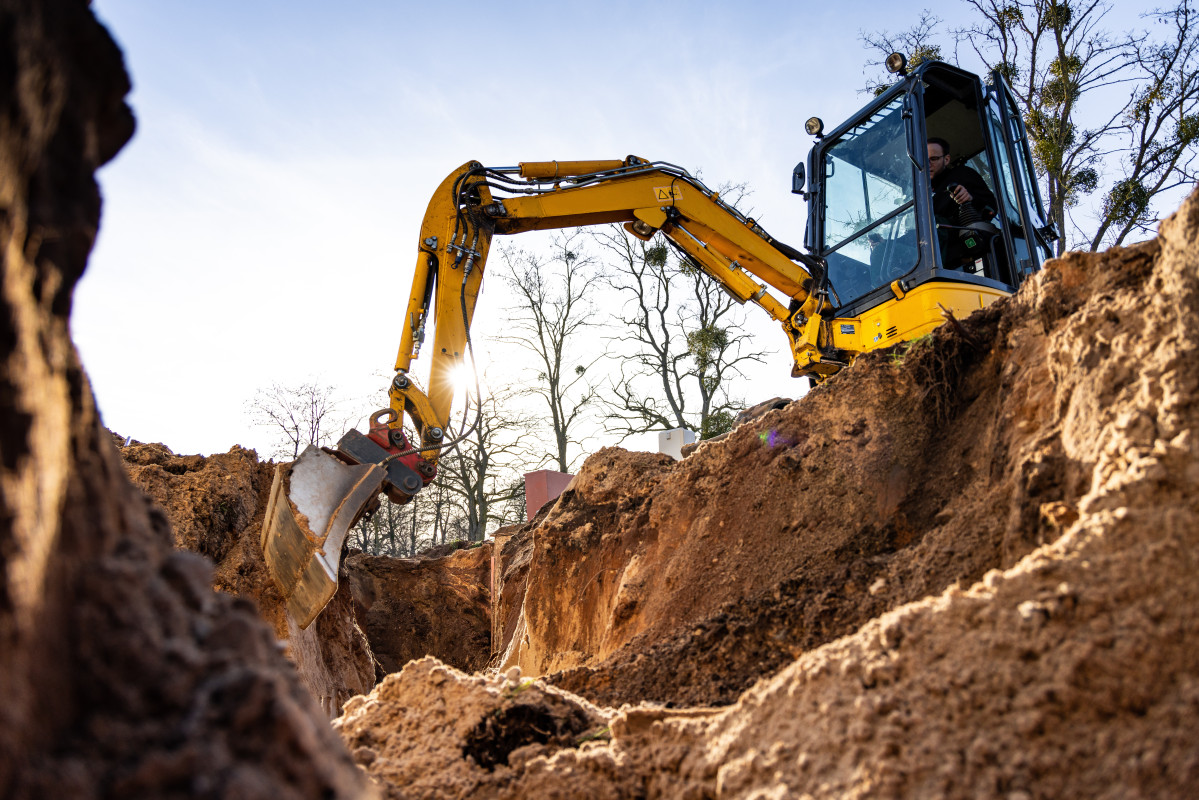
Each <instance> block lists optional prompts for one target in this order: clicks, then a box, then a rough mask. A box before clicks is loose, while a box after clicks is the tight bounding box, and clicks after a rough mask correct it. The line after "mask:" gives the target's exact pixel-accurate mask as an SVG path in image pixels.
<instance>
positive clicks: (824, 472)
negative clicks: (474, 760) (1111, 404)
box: [502, 248, 1149, 705]
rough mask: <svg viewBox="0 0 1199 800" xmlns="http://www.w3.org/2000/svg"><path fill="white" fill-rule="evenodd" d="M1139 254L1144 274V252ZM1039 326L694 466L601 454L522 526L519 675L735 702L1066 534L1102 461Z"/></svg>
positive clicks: (939, 345)
mask: <svg viewBox="0 0 1199 800" xmlns="http://www.w3.org/2000/svg"><path fill="white" fill-rule="evenodd" d="M1125 261H1126V262H1127V263H1125V264H1124V266H1123V267H1122V269H1125V270H1135V269H1138V268H1139V269H1141V270H1142V272H1143V271H1144V269H1145V265H1147V264H1148V263H1149V250H1148V249H1146V248H1142V249H1140V250H1136V251H1129V252H1127V253H1126V254H1125ZM1059 275H1060V273H1059ZM1040 325H1041V321H1040V320H1039V319H1024V320H1021V319H1020V318H1019V312H1018V311H1017V310H1016V309H1013V307H1012V305H1011V304H1001V305H999V306H995V307H992V308H989V309H987V310H985V311H983V312H980V313H978V314H975V315H974V316H973V317H971V318H970V320H968V321H962V322H957V323H956V324H955V325H952V326H946V327H943V328H942V329H940V330H938V331H937V332H936V334H934V336H933V337H932V338H931V339H930V340H927V341H925V342H922V343H920V344H918V345H915V346H913V347H912V348H911V349H910V350H909V349H908V346H906V345H905V346H901V348H899V349H896V350H894V351H891V352H884V353H876V354H873V355H870V356H867V357H864V358H862V359H860V360H859V361H858V362H857V364H855V367H854V368H853V369H850V370H847V371H846V372H845V373H844V374H842V375H841V376H838V378H837V380H836V381H832V382H830V383H829V384H827V385H825V386H822V387H819V388H818V389H816V390H815V391H813V392H812V393H810V394H809V395H808V396H807V397H805V398H804V399H803V400H802V401H800V402H795V403H791V404H790V405H788V406H786V407H785V408H783V409H781V410H772V411H769V412H768V413H766V414H765V415H764V416H762V417H760V418H758V419H757V420H755V421H753V422H752V423H751V424H749V425H743V426H741V427H740V428H738V429H737V430H736V431H735V432H734V433H732V434H731V435H730V436H729V437H727V438H726V439H725V440H723V441H720V442H716V443H711V444H706V445H703V446H701V447H700V448H698V449H697V450H696V451H695V452H694V454H693V455H691V456H690V457H688V458H687V459H685V460H683V461H681V462H673V461H671V460H669V459H667V458H665V457H659V456H651V455H648V454H643V453H626V452H624V451H622V450H618V449H611V450H605V451H603V452H601V453H599V454H597V455H596V456H594V457H593V458H592V459H590V460H589V461H588V462H587V463H586V464H585V465H584V467H583V469H582V470H581V471H580V474H579V475H578V477H577V478H576V479H575V481H574V483H573V484H572V486H571V489H570V490H568V491H567V492H566V493H565V494H564V495H563V497H562V498H561V499H560V500H559V502H558V503H557V505H556V506H555V507H554V508H553V509H552V511H551V512H550V514H549V515H548V517H547V518H546V520H545V522H544V523H543V524H541V525H540V526H539V527H537V528H536V529H534V530H531V531H529V532H528V533H526V534H524V535H526V536H530V537H531V538H532V543H533V544H532V555H531V558H530V561H529V564H528V566H527V567H526V569H527V571H528V576H529V577H528V578H527V582H528V589H527V592H526V593H525V594H524V595H523V596H522V597H520V598H518V601H519V603H520V613H521V615H522V617H523V618H522V620H521V621H520V622H519V623H518V627H519V628H520V632H521V636H520V637H518V638H517V639H516V640H515V641H513V642H511V643H510V644H509V646H508V647H507V649H506V654H505V658H504V661H503V665H504V666H508V665H519V666H521V667H522V668H523V669H524V671H525V672H526V673H527V674H538V675H547V674H550V675H552V677H551V678H550V680H551V682H553V683H555V684H557V685H559V686H562V687H564V688H568V689H570V690H572V691H575V692H579V693H582V694H584V695H586V696H588V697H589V698H591V699H593V700H594V701H596V702H603V703H607V704H612V705H619V704H620V703H623V702H638V701H641V700H652V701H657V702H662V703H666V704H669V705H695V704H727V703H731V702H733V701H735V700H736V699H737V697H738V696H739V695H740V694H741V692H742V691H744V690H745V689H746V688H748V687H749V686H750V685H752V684H753V683H754V681H756V680H757V679H758V678H760V677H762V676H764V675H768V674H771V673H773V672H775V671H776V670H778V669H779V668H781V667H782V666H784V665H785V664H788V663H790V662H791V661H792V660H794V658H795V657H796V656H797V655H799V654H800V653H803V652H806V651H807V650H810V649H812V648H813V647H817V646H819V645H821V644H824V643H826V642H829V641H831V640H833V639H835V638H838V637H840V636H844V635H846V634H848V633H851V632H853V631H854V630H857V629H858V628H859V627H861V625H863V624H864V623H865V622H867V621H868V620H870V619H873V618H875V617H877V616H879V615H880V614H882V613H884V612H886V611H888V610H890V609H893V608H896V607H898V606H900V605H902V604H904V603H908V602H912V601H914V600H918V599H920V598H922V597H925V596H927V595H929V594H933V593H939V592H941V591H944V590H945V589H946V588H948V587H950V586H953V585H955V584H957V583H964V584H969V583H972V582H974V581H977V580H978V579H980V578H981V577H982V575H983V574H984V573H986V572H987V571H988V570H990V569H996V568H1005V567H1008V566H1011V565H1012V564H1014V563H1015V562H1016V561H1017V560H1018V559H1019V558H1021V557H1022V556H1024V555H1025V554H1027V553H1028V552H1029V551H1030V550H1032V549H1033V548H1034V547H1036V546H1037V545H1039V544H1041V543H1044V542H1046V541H1049V540H1051V539H1053V538H1056V536H1057V535H1059V534H1060V531H1061V526H1062V524H1063V523H1064V522H1068V521H1069V518H1070V517H1071V515H1074V514H1076V512H1075V511H1074V510H1073V509H1074V506H1075V505H1076V503H1077V500H1078V498H1079V497H1080V496H1081V494H1082V493H1083V492H1084V491H1085V490H1086V488H1087V486H1088V484H1089V480H1090V472H1091V469H1092V467H1093V457H1094V456H1093V455H1092V456H1091V459H1087V458H1077V457H1067V456H1066V455H1065V454H1064V452H1063V443H1062V439H1061V427H1062V425H1063V424H1064V423H1063V422H1062V421H1061V420H1055V419H1054V416H1055V411H1056V409H1055V405H1054V404H1055V395H1054V392H1053V391H1052V381H1051V379H1050V377H1049V376H1048V374H1047V373H1048V369H1049V367H1048V364H1047V362H1046V354H1045V346H1046V339H1045V338H1044V337H1043V336H1040V335H1029V330H1028V328H1029V326H1032V327H1033V328H1036V327H1039V326H1040ZM1037 333H1038V334H1039V331H1038V332H1037ZM1019 365H1027V366H1026V367H1025V369H1024V370H1023V371H1021V373H1020V374H1019V375H1017V374H1016V372H1015V370H1016V369H1018V368H1019ZM509 594H512V593H511V592H510V593H509ZM507 602H514V600H512V599H510V600H508V601H507ZM564 609H570V610H564ZM502 612H503V613H505V614H510V613H511V607H510V606H507V607H505V608H504V609H502ZM554 673H557V674H554Z"/></svg>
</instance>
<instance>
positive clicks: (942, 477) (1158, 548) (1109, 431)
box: [338, 194, 1199, 798]
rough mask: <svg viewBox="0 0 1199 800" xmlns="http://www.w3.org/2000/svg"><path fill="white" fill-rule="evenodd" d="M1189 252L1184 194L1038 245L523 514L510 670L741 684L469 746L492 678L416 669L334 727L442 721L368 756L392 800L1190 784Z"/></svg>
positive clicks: (1198, 424) (1195, 343) (1197, 435)
mask: <svg viewBox="0 0 1199 800" xmlns="http://www.w3.org/2000/svg"><path fill="white" fill-rule="evenodd" d="M1197 254H1199V194H1197V195H1195V196H1192V197H1191V198H1190V199H1189V200H1188V201H1187V202H1186V204H1185V205H1184V206H1183V208H1182V209H1181V210H1180V212H1179V213H1178V214H1177V215H1175V216H1174V217H1173V218H1172V219H1171V220H1169V221H1168V222H1167V223H1165V224H1163V226H1162V233H1161V237H1160V239H1159V240H1157V241H1153V242H1149V243H1146V244H1143V245H1138V246H1136V247H1132V248H1127V249H1120V250H1114V251H1111V252H1109V253H1106V254H1102V255H1099V256H1089V255H1078V254H1075V255H1071V256H1068V257H1067V258H1064V259H1060V260H1057V261H1054V262H1051V263H1050V264H1049V265H1047V267H1046V269H1045V270H1044V272H1042V273H1041V274H1039V275H1037V276H1035V277H1034V278H1033V279H1032V280H1031V281H1030V282H1029V284H1028V285H1027V286H1026V287H1025V288H1024V289H1023V290H1022V291H1021V293H1020V294H1019V295H1018V296H1017V297H1016V298H1014V299H1013V300H1011V301H1007V302H1004V303H1002V304H999V305H998V306H997V307H994V308H992V309H990V310H987V311H985V312H982V313H980V314H977V315H975V316H974V317H972V318H970V319H969V320H961V321H958V322H957V324H956V325H955V324H950V325H948V326H946V327H943V328H942V329H940V330H939V331H938V333H937V334H936V335H934V337H933V338H932V339H931V340H930V341H928V342H926V343H924V344H922V345H918V346H915V347H912V348H911V349H910V350H906V351H895V352H893V353H883V354H877V355H875V356H872V357H868V358H866V359H863V360H860V361H859V362H857V363H856V364H855V366H854V367H853V368H852V369H850V370H848V371H847V372H845V373H843V374H842V375H841V376H839V377H838V378H836V379H835V380H833V381H830V382H829V383H828V384H826V385H825V386H823V387H821V388H820V389H818V390H817V391H816V392H814V393H812V394H811V395H809V397H807V398H805V399H804V400H802V401H800V402H798V403H795V404H793V405H792V406H790V407H788V408H787V409H784V410H782V411H776V412H772V413H771V414H768V415H767V416H766V417H764V418H763V423H762V425H760V426H758V427H757V428H756V429H754V430H750V431H745V430H740V431H738V432H737V433H735V434H734V435H733V436H730V437H729V439H728V440H727V441H726V442H722V443H720V444H718V445H714V446H712V445H707V446H705V447H703V448H700V450H699V451H698V452H697V454H696V455H695V456H694V457H693V458H694V459H695V460H694V461H691V460H690V459H689V460H688V461H684V462H681V463H679V464H678V465H671V464H668V463H663V462H661V461H658V460H655V459H654V458H652V457H647V456H637V455H625V454H622V453H619V452H616V451H605V452H604V453H601V454H600V455H599V456H598V457H596V458H593V459H592V461H591V462H589V463H588V464H587V465H585V466H584V468H583V470H582V471H581V472H580V474H579V476H578V478H577V479H576V481H575V483H574V484H573V486H572V490H571V491H570V492H567V493H566V494H565V495H564V496H563V497H562V498H561V499H560V500H559V501H558V503H557V505H556V506H555V507H554V509H553V510H552V511H551V512H550V513H549V515H548V516H547V517H546V519H545V521H544V522H543V523H541V524H540V525H534V526H531V527H529V528H527V529H521V530H520V531H518V532H517V534H516V537H528V538H531V540H532V555H531V558H530V560H529V561H528V563H527V565H526V566H525V567H523V569H525V570H526V577H525V580H524V584H525V587H526V588H525V591H524V599H523V603H522V613H521V619H522V621H523V623H524V628H523V630H521V629H519V627H518V630H517V631H516V632H515V633H514V635H513V639H512V646H511V647H509V649H508V661H509V662H511V661H518V662H520V661H523V662H524V663H527V664H529V665H531V666H534V667H540V668H542V669H543V671H546V672H549V671H550V670H552V669H554V668H557V667H560V666H562V665H563V664H568V663H569V662H572V661H573V662H576V663H577V664H580V665H581V666H578V667H575V668H574V669H573V670H572V671H568V672H565V673H558V674H556V675H554V674H551V675H550V676H549V679H550V680H554V681H558V682H567V681H573V682H574V685H577V686H578V687H579V688H580V690H581V691H582V692H583V693H584V694H590V695H593V696H594V695H596V694H601V693H605V692H606V693H608V695H607V696H608V697H617V696H632V695H635V694H637V693H643V694H644V695H646V696H651V697H652V696H653V694H652V693H653V692H655V691H656V692H658V695H657V696H658V697H666V698H668V699H669V698H673V697H678V696H680V694H683V695H684V696H686V694H685V693H686V692H692V693H694V694H695V695H700V694H701V693H702V692H705V691H711V693H712V695H715V696H721V695H720V693H721V692H728V693H730V694H731V692H732V691H733V689H732V686H734V685H735V684H736V682H737V681H738V680H740V679H741V676H740V675H738V674H735V673H739V672H747V673H751V674H755V675H765V677H762V678H760V679H759V680H758V681H757V682H756V683H755V684H754V685H752V686H751V687H750V688H749V689H748V690H747V691H745V692H744V693H742V694H741V695H740V696H739V697H737V698H736V700H735V702H733V703H732V704H731V705H728V706H726V707H724V708H719V709H716V708H707V709H702V708H701V709H692V710H672V709H668V708H663V707H660V706H658V707H649V706H644V705H642V706H632V707H626V708H624V709H623V710H621V711H619V712H616V713H615V715H614V716H611V717H610V724H609V725H608V730H607V732H606V734H607V735H608V736H610V740H608V741H603V740H601V739H594V740H592V741H590V742H587V743H585V744H583V745H581V746H579V747H565V746H562V747H552V746H546V745H543V744H536V743H534V744H532V745H530V747H532V748H533V749H531V750H529V751H528V753H529V755H528V757H524V755H523V752H522V751H519V750H518V751H515V752H513V753H512V754H511V755H510V757H509V760H508V764H507V766H506V768H505V769H503V770H500V769H495V770H488V769H487V768H486V767H485V766H483V765H482V764H481V763H480V761H479V760H478V759H477V758H475V757H474V756H473V755H472V756H470V757H468V755H467V749H468V748H467V741H468V739H469V736H470V732H471V731H473V730H475V729H476V727H477V726H478V725H479V720H480V718H481V717H480V716H479V712H482V713H483V714H484V715H485V714H487V713H494V706H491V707H488V706H487V705H486V704H484V703H483V702H481V700H480V699H478V697H476V695H479V689H478V688H477V686H478V685H479V684H478V682H479V681H482V680H483V679H481V678H469V677H466V676H461V675H458V674H455V673H452V672H449V671H444V672H439V673H438V677H437V678H433V677H432V673H433V672H434V669H433V668H425V669H426V671H427V673H428V674H429V676H430V677H429V678H427V679H424V680H417V678H418V677H419V676H418V675H417V674H415V673H414V674H413V675H411V676H409V678H411V680H410V681H404V682H397V683H396V684H394V685H393V687H392V693H391V694H389V695H387V696H382V695H380V694H379V693H378V691H376V693H375V694H373V695H372V696H371V697H370V699H368V700H363V701H355V702H356V703H360V705H357V706H355V708H354V711H353V712H352V713H349V714H347V716H346V717H344V718H343V719H342V721H341V722H340V723H338V724H339V725H340V726H341V731H342V733H343V736H347V740H348V741H350V742H351V744H352V745H353V743H354V742H359V741H367V740H371V738H372V737H375V739H374V741H376V742H383V741H386V742H389V743H390V742H394V741H395V740H393V739H388V738H386V737H389V736H391V732H392V731H393V730H395V729H396V725H397V724H398V723H397V715H398V714H400V713H401V709H404V708H406V707H408V706H409V705H415V704H420V706H421V707H422V708H436V709H439V710H438V712H437V715H432V714H431V715H430V716H429V717H428V719H429V722H428V724H427V726H426V724H425V717H423V716H415V717H405V718H404V722H403V730H404V732H405V736H404V740H405V741H406V742H407V743H408V744H407V745H406V746H405V747H406V749H404V750H403V751H402V755H403V757H402V758H401V757H400V756H401V751H400V750H399V749H398V745H396V746H390V747H389V746H384V747H382V748H378V749H372V750H371V752H370V754H369V755H368V754H366V753H365V752H359V751H355V752H354V755H355V758H356V760H357V761H358V762H359V763H360V764H362V765H363V766H364V768H366V769H367V770H368V771H369V772H371V773H372V775H374V776H376V777H377V778H378V779H379V780H380V781H381V782H382V785H383V788H384V789H385V790H386V791H387V792H388V793H389V796H392V797H401V796H406V794H405V792H406V791H407V787H408V786H410V785H411V783H410V782H411V781H418V780H422V775H432V774H436V775H438V776H441V778H442V779H443V780H444V781H445V786H446V787H448V788H446V789H444V790H442V789H440V788H438V787H437V786H433V785H432V784H422V785H423V786H428V789H427V790H426V791H423V792H422V793H421V795H422V796H427V797H451V796H460V793H461V791H463V790H469V792H470V794H471V796H475V797H513V798H515V797H540V796H559V797H583V796H596V797H600V796H671V797H802V796H811V797H867V796H869V797H879V796H881V797H924V796H934V797H983V798H992V797H993V798H1012V797H1022V798H1023V797H1027V798H1033V797H1062V796H1081V797H1112V798H1115V797H1130V796H1140V797H1183V796H1191V795H1193V794H1194V793H1195V791H1196V789H1199V745H1197V744H1196V742H1199V722H1197V720H1199V713H1197V712H1199V657H1197V656H1196V655H1195V654H1196V653H1199V616H1197V615H1196V614H1195V613H1194V612H1193V609H1194V608H1195V607H1196V605H1197V604H1199V579H1197V578H1196V575H1197V574H1199V573H1197V571H1196V566H1199V564H1197V561H1199V557H1197V556H1196V555H1195V553H1197V552H1199V489H1197V487H1199V403H1197V402H1196V397H1197V396H1199V357H1197V355H1199V353H1197V350H1199V334H1196V333H1195V327H1194V325H1193V320H1194V319H1195V318H1196V315H1197V314H1199V255H1197ZM930 407H931V409H932V413H924V410H925V409H926V408H930ZM838 454H839V455H838ZM689 461H691V463H688V462H689ZM734 468H738V469H734ZM825 471H833V472H834V473H835V477H836V480H835V481H834V480H829V479H827V478H826V477H825V476H824V475H823V473H824V472H825ZM742 472H744V473H746V474H751V475H753V476H754V479H752V480H751V479H748V478H742V477H741V473H742ZM622 475H625V476H632V477H630V478H629V479H627V480H624V481H622V479H621V476H622ZM784 475H785V476H788V477H789V480H790V494H788V493H787V492H785V491H782V488H783V485H784V483H785V482H784V480H783V476H784ZM868 478H870V480H868ZM622 483H623V484H624V485H622ZM646 483H648V484H651V485H652V486H651V488H650V489H648V490H646V489H644V488H643V487H644V485H645V484H646ZM814 486H815V487H819V489H820V492H819V493H817V492H815V491H814V489H813V487H814ZM626 487H627V488H626ZM846 508H849V509H852V511H853V514H852V515H849V516H846V511H845V509H846ZM800 512H802V513H800ZM722 523H723V524H722ZM718 533H719V536H717V534H718ZM754 540H756V541H757V542H758V543H757V544H755V543H754ZM515 541H516V538H514V539H513V540H511V541H509V542H508V544H507V545H505V547H504V548H503V550H501V561H503V560H504V554H505V553H511V554H512V556H513V557H512V558H510V559H509V562H510V563H511V564H512V565H513V566H514V567H515V565H516V564H517V562H518V561H519V560H520V559H519V558H516V557H515V554H516V553H517V552H518V551H520V550H521V547H522V546H523V547H526V548H527V547H528V543H527V542H525V543H524V544H523V545H514V544H513V542H515ZM510 548H511V549H510ZM755 559H756V563H755V564H752V565H750V564H747V560H749V561H753V560H755ZM726 564H728V566H726ZM751 566H752V567H753V568H752V569H751V568H750V567H751ZM517 582H519V581H517ZM791 598H795V603H792V602H790V600H791ZM567 600H573V604H572V603H571V602H567ZM554 603H557V606H556V608H557V610H558V614H559V617H561V618H560V619H557V620H553V619H550V618H549V612H550V609H551V608H552V607H554ZM813 606H814V607H813ZM621 609H628V610H626V611H623V612H622V611H621ZM576 610H577V613H576ZM872 613H873V614H874V616H870V615H871V614H872ZM772 640H775V641H777V640H781V643H778V644H770V642H771V641H772ZM726 642H727V645H726ZM708 647H715V648H718V649H719V657H718V658H712V659H708V658H707V657H706V655H705V652H704V651H705V648H708ZM792 648H794V650H795V651H796V652H795V657H794V658H792V659H791V660H790V661H788V662H786V663H784V664H783V665H782V667H781V669H778V670H774V668H773V667H772V666H771V665H770V664H767V665H766V666H765V667H763V666H761V665H760V664H756V663H754V662H753V661H752V658H753V657H754V656H756V655H760V654H763V653H765V654H769V653H774V652H779V651H786V650H788V649H792ZM743 651H747V652H748V653H749V655H748V656H744V657H743V656H741V655H739V654H740V653H741V652H743ZM563 654H565V655H563ZM672 656H673V657H675V658H677V659H678V660H677V661H676V662H675V664H674V666H675V667H676V669H675V672H674V673H671V672H669V671H668V670H667V669H666V664H667V662H668V659H669V658H670V657H672ZM772 658H777V661H779V662H782V661H784V659H783V657H782V656H778V657H774V656H772ZM725 659H728V660H725ZM722 661H723V665H724V667H723V669H724V671H723V673H722V672H721V670H720V668H721V662H722ZM772 671H773V674H770V673H771V672H772ZM675 675H677V676H678V677H677V678H675V677H674V676H675ZM722 680H723V681H727V683H728V687H729V688H727V689H725V688H723V687H720V686H719V682H720V681H722ZM654 681H657V684H658V685H657V686H655V684H654ZM532 685H534V686H538V687H543V686H544V687H546V690H547V691H548V684H547V683H546V682H545V681H542V680H538V681H535V682H534V683H533V684H532ZM659 686H664V687H665V688H659ZM711 687H717V688H716V689H711ZM468 695H469V697H468ZM562 696H563V697H564V698H565V701H568V702H571V701H570V696H569V695H565V694H564V695H562ZM573 702H574V703H575V704H576V705H577V706H578V707H581V708H586V707H588V706H587V704H586V702H585V701H583V700H581V699H579V700H574V701H573ZM371 704H377V705H371ZM368 707H369V709H370V711H369V714H368V713H365V710H366V709H367V708H368ZM460 710H461V711H462V712H463V713H462V717H463V718H462V719H461V721H460V724H459V725H458V726H457V727H455V728H453V729H450V728H448V727H447V725H446V724H445V723H444V721H443V720H445V719H450V718H454V717H455V714H456V713H457V712H458V711H460ZM608 713H610V712H608ZM438 715H439V716H438ZM426 742H427V743H428V744H427V746H426V744H425V743H426ZM517 753H521V757H517ZM401 762H402V763H403V765H404V766H402V767H397V764H399V763H401ZM414 764H415V765H416V766H413V765H414ZM395 770H398V771H395Z"/></svg>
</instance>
